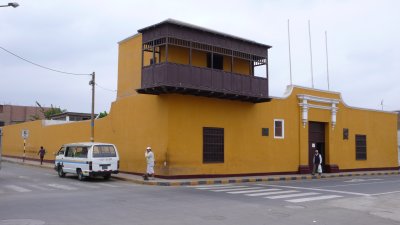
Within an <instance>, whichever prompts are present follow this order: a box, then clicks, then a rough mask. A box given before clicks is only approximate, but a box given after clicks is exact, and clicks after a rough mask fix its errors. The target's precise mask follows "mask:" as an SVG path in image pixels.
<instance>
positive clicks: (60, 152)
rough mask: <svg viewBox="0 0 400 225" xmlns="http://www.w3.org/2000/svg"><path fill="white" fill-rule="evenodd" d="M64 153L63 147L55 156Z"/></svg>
mask: <svg viewBox="0 0 400 225" xmlns="http://www.w3.org/2000/svg"><path fill="white" fill-rule="evenodd" d="M64 153H65V147H62V148H60V150H58V153H57V155H64Z"/></svg>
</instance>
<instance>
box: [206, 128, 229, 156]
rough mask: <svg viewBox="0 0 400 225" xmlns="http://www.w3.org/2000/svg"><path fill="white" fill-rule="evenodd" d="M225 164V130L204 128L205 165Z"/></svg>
mask: <svg viewBox="0 0 400 225" xmlns="http://www.w3.org/2000/svg"><path fill="white" fill-rule="evenodd" d="M223 162H224V128H216V127H203V163H223Z"/></svg>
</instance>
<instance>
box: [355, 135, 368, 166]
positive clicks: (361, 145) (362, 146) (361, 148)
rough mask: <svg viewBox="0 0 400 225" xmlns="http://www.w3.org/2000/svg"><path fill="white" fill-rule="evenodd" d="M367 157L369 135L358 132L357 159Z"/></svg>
mask: <svg viewBox="0 0 400 225" xmlns="http://www.w3.org/2000/svg"><path fill="white" fill-rule="evenodd" d="M366 159H367V135H360V134H356V160H366Z"/></svg>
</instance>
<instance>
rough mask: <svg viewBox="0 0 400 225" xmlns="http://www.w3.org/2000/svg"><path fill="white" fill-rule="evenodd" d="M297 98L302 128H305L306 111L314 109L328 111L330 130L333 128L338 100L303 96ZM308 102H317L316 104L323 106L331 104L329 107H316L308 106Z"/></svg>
mask: <svg viewBox="0 0 400 225" xmlns="http://www.w3.org/2000/svg"><path fill="white" fill-rule="evenodd" d="M297 98H298V99H299V100H300V103H299V106H300V107H301V120H302V123H303V127H306V124H307V122H308V110H309V109H310V108H314V109H324V110H330V111H331V125H332V129H334V128H335V125H336V113H337V111H338V110H339V108H338V107H337V104H339V102H340V99H336V98H323V97H318V96H313V95H304V94H299V95H297ZM309 102H317V103H324V104H331V105H330V106H327V105H316V104H310V103H309Z"/></svg>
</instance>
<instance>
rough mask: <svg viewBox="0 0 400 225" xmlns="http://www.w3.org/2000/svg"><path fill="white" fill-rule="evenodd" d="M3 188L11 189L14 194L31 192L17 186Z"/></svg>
mask: <svg viewBox="0 0 400 225" xmlns="http://www.w3.org/2000/svg"><path fill="white" fill-rule="evenodd" d="M4 187H5V188H8V189H11V190H13V191H16V192H31V191H32V190H29V189H26V188H23V187H20V186H17V185H5V186H4Z"/></svg>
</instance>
